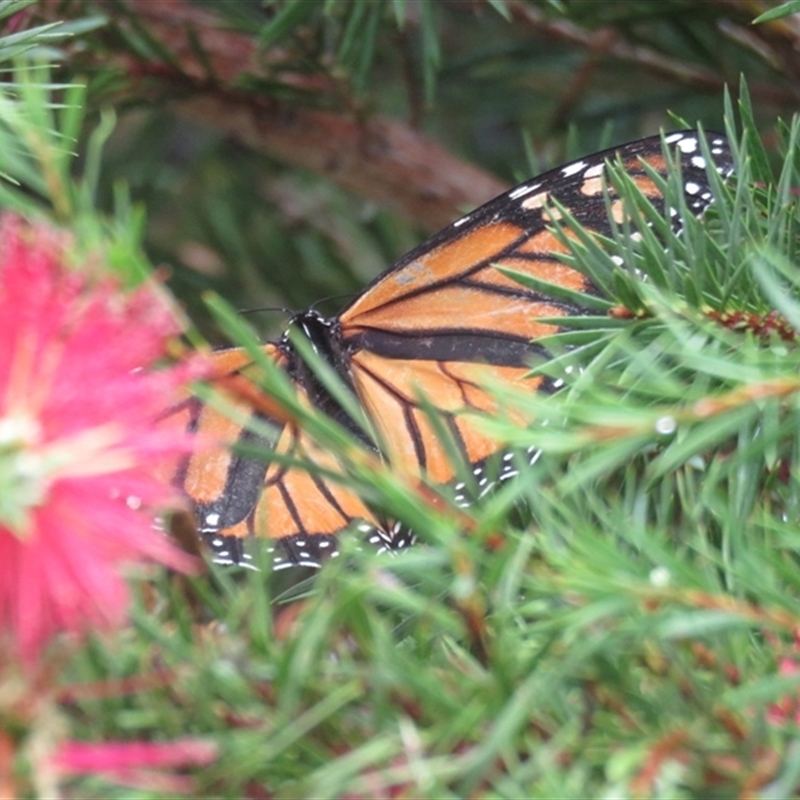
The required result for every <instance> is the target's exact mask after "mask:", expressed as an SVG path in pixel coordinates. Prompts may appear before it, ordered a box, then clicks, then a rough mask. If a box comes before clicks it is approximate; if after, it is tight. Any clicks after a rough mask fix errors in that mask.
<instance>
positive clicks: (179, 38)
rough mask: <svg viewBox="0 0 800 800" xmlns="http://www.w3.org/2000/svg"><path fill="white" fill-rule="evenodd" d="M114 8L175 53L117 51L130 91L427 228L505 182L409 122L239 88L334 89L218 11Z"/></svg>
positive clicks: (131, 2)
mask: <svg viewBox="0 0 800 800" xmlns="http://www.w3.org/2000/svg"><path fill="white" fill-rule="evenodd" d="M120 9H122V10H120ZM108 13H109V16H110V17H111V18H112V19H113V21H114V23H116V24H117V25H118V26H119V27H120V28H122V29H125V28H129V29H132V28H135V27H139V28H140V29H144V30H145V31H146V33H147V34H148V35H149V36H151V37H153V38H154V39H155V40H157V41H158V42H159V43H160V44H161V45H162V46H163V48H164V50H165V51H168V52H169V53H170V63H169V64H165V63H163V62H160V63H154V62H152V61H150V62H143V61H141V60H136V61H134V60H132V59H133V56H132V55H131V54H130V53H124V54H120V55H117V56H113V55H112V58H113V59H115V60H116V62H117V63H118V64H119V65H120V66H122V67H123V68H124V69H126V71H127V72H128V74H129V75H130V76H131V79H132V85H130V87H129V89H128V91H129V92H130V93H131V95H132V96H133V97H134V98H141V97H143V96H144V97H146V98H148V99H156V97H154V94H155V95H156V96H158V99H161V98H162V97H163V96H164V95H170V94H171V95H172V96H171V97H168V101H169V104H170V107H171V108H173V109H174V110H175V111H176V112H177V113H178V114H181V115H183V116H185V117H187V118H190V119H192V120H196V121H197V122H199V123H201V124H203V125H206V126H209V127H212V128H216V129H217V130H221V131H224V132H225V133H226V134H228V135H229V136H231V137H233V138H235V139H237V140H239V141H241V142H243V143H244V144H245V145H247V146H248V147H251V148H253V149H255V150H258V151H260V152H263V153H266V154H268V155H270V156H274V157H276V158H278V159H280V160H282V161H284V162H286V163H288V164H291V165H294V166H299V167H304V168H307V169H310V170H313V171H315V172H318V173H320V174H323V175H326V176H327V177H329V178H330V179H331V180H333V181H334V182H336V183H338V184H339V185H340V186H342V187H344V188H346V189H348V190H349V191H352V192H354V193H355V194H358V195H360V196H362V197H366V198H368V199H370V200H373V201H375V202H376V203H379V204H380V205H382V206H386V207H390V208H394V209H396V210H397V211H399V212H401V213H403V214H404V215H405V216H406V217H408V218H410V219H411V220H413V221H415V222H416V223H418V224H419V225H421V226H423V227H424V228H426V229H428V230H431V231H433V230H438V229H439V228H441V227H443V226H444V225H446V224H448V223H449V222H451V221H452V220H453V219H455V218H456V217H458V216H460V215H461V213H463V211H464V210H469V209H472V208H475V207H476V206H478V205H480V204H481V203H484V202H486V201H487V200H489V199H491V198H492V197H494V196H495V195H497V194H499V193H500V192H502V191H504V190H505V189H506V188H508V187H507V185H506V184H505V183H504V182H502V181H500V180H498V179H497V178H495V177H494V176H492V175H491V174H489V173H487V172H486V171H484V170H482V169H480V168H478V167H476V166H473V165H471V164H469V163H467V162H465V161H463V160H462V159H460V158H458V157H456V156H454V155H453V154H452V153H450V152H448V151H447V150H445V149H444V148H442V147H441V146H440V145H438V144H436V143H435V142H433V141H432V140H430V139H429V138H427V137H425V136H424V135H422V134H421V133H419V132H418V131H416V130H414V129H413V128H412V127H410V126H409V125H406V124H404V123H403V122H400V121H397V120H393V119H388V118H386V117H381V116H378V115H375V116H369V117H366V116H365V115H362V114H359V113H357V112H356V111H353V110H352V109H349V110H345V111H341V112H337V111H328V110H319V109H314V108H309V107H308V106H304V105H301V104H300V103H299V102H283V101H278V100H276V99H274V98H273V97H269V96H267V95H266V94H264V93H263V92H261V91H259V90H250V89H245V88H243V87H244V86H245V82H244V81H243V79H245V78H256V79H259V80H261V81H264V80H265V79H266V80H269V81H272V82H280V83H282V84H283V85H285V86H288V87H291V88H293V89H298V88H300V89H303V90H304V91H306V92H308V91H309V90H314V91H319V90H326V97H329V96H330V95H331V94H333V95H334V96H335V94H336V92H337V86H336V84H335V83H334V81H333V79H332V78H330V77H328V76H326V75H325V74H322V73H320V74H314V75H308V74H305V73H298V72H292V71H291V70H289V69H288V65H289V60H290V56H289V54H288V52H287V51H285V50H283V49H281V48H270V49H269V50H266V51H265V50H262V49H260V48H259V47H258V45H257V43H256V42H255V41H254V39H253V37H252V36H250V35H248V34H245V33H241V32H239V31H236V30H231V29H229V28H227V29H226V28H225V27H224V22H223V21H222V20H221V19H220V18H218V17H216V16H214V15H213V14H211V13H209V12H207V11H205V10H203V9H202V8H198V7H197V6H194V5H191V4H190V3H188V2H186V0H128V2H127V3H126V4H125V5H123V6H120V4H118V3H113V4H110V5H109V6H108ZM105 63H108V61H106V62H105ZM178 98H180V99H178Z"/></svg>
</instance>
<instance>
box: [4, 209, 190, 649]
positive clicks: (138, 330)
mask: <svg viewBox="0 0 800 800" xmlns="http://www.w3.org/2000/svg"><path fill="white" fill-rule="evenodd" d="M69 247H70V240H69V238H68V237H67V236H66V235H65V234H63V233H60V232H57V231H54V230H52V229H50V228H47V227H46V226H44V225H33V224H28V223H25V222H23V221H22V220H20V219H18V218H16V217H13V216H10V215H5V216H2V217H0V647H3V648H5V647H6V645H10V647H11V649H12V651H13V652H16V653H17V654H18V655H21V656H22V657H23V658H24V659H25V660H26V661H30V660H32V659H34V658H35V657H36V656H37V655H38V654H39V652H40V650H41V649H42V647H43V646H44V645H45V644H46V643H47V642H48V640H49V639H50V638H51V637H52V636H53V635H55V634H57V633H58V632H60V631H72V632H79V633H80V632H83V631H86V630H88V629H90V628H94V627H98V626H107V625H115V624H119V623H121V622H122V621H124V618H125V614H126V609H127V602H128V594H127V588H126V584H125V582H124V580H123V579H122V577H121V575H120V568H121V567H122V565H123V564H125V563H127V562H131V561H140V560H142V559H152V560H155V561H159V562H162V563H164V564H168V565H170V566H172V567H174V568H178V569H189V568H191V566H192V564H193V562H192V560H191V559H190V558H189V557H187V556H186V555H185V554H183V553H181V552H180V551H178V550H177V549H176V548H174V547H173V545H172V544H171V543H170V542H169V541H168V539H167V538H166V537H165V536H163V535H162V534H161V533H159V532H158V531H157V530H155V529H154V525H153V522H154V511H153V510H154V509H159V508H164V507H166V506H170V505H175V504H176V503H178V502H179V499H178V497H177V495H176V493H175V492H174V491H173V489H172V488H171V487H170V486H168V485H167V484H165V483H164V482H163V481H161V480H159V479H157V478H156V477H155V474H156V470H157V469H158V468H159V467H160V468H161V469H162V473H163V471H164V469H163V467H164V465H165V464H166V463H168V462H171V461H172V460H173V459H175V458H177V457H178V456H179V455H180V454H181V453H185V452H186V451H187V449H188V448H189V447H190V442H189V440H188V439H187V438H186V437H185V436H182V435H181V434H179V433H178V432H169V431H165V430H163V429H160V430H159V429H157V428H156V426H155V424H154V420H155V419H156V418H157V416H158V414H159V413H160V412H161V411H162V410H163V408H164V407H165V406H166V404H167V403H168V398H170V397H171V396H173V395H174V393H175V392H176V390H177V388H178V387H179V386H180V385H181V384H182V383H185V382H186V381H187V380H189V379H190V378H193V377H196V376H195V375H192V374H190V371H191V368H182V369H177V368H172V369H154V368H153V364H154V362H156V361H157V360H158V359H160V358H162V357H163V355H164V351H165V345H166V343H167V341H168V340H169V338H170V337H172V336H174V335H175V334H176V333H177V332H178V325H177V323H176V321H175V318H174V316H173V314H172V313H171V312H170V310H169V308H168V305H167V303H166V302H165V300H164V299H163V298H162V297H161V296H160V295H159V293H158V291H157V290H156V289H155V288H153V287H144V288H140V289H138V290H137V291H135V292H132V293H125V292H123V291H122V290H121V288H120V287H119V286H118V285H117V284H116V283H114V282H113V281H111V280H110V279H108V278H95V277H92V276H90V274H89V273H88V272H87V271H85V270H76V269H70V268H69V267H68V266H67V264H66V262H67V261H68V257H69Z"/></svg>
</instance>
